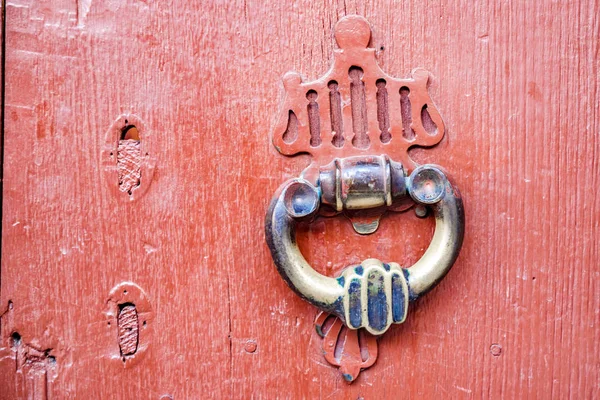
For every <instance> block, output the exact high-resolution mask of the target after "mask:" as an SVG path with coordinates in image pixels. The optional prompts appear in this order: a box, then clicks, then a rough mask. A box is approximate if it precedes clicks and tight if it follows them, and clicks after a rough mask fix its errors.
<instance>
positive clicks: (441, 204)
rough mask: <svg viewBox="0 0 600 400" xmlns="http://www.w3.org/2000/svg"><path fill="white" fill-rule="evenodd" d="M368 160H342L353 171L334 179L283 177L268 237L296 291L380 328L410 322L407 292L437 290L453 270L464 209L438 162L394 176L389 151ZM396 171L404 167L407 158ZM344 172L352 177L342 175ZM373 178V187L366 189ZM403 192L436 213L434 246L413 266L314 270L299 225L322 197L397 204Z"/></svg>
mask: <svg viewBox="0 0 600 400" xmlns="http://www.w3.org/2000/svg"><path fill="white" fill-rule="evenodd" d="M363 161H364V162H361V160H359V159H358V158H353V159H350V160H336V161H335V162H334V163H335V164H336V165H338V166H346V167H347V168H349V169H350V171H344V173H341V172H337V173H336V174H335V175H336V179H335V181H336V183H335V184H332V183H331V181H329V180H327V181H326V184H325V187H323V184H322V183H321V182H322V181H319V182H318V184H317V185H313V184H312V183H310V182H309V181H307V180H305V179H302V178H296V179H292V180H290V181H288V182H286V183H284V184H283V185H282V187H281V190H280V191H279V194H278V195H277V196H276V197H275V198H274V199H273V201H272V203H271V206H270V207H269V210H268V212H267V218H266V238H267V243H268V245H269V248H270V249H271V254H272V256H273V260H274V261H275V264H276V266H277V269H278V271H279V273H280V274H281V276H282V277H283V279H284V280H285V281H286V282H287V283H288V285H289V286H290V287H291V288H292V289H293V290H294V291H295V292H296V293H298V294H299V295H300V296H301V297H302V298H304V299H306V300H307V301H309V302H310V303H312V304H314V305H315V306H317V307H318V308H320V309H321V310H323V311H326V312H328V313H332V314H334V315H336V316H338V317H339V318H340V319H341V320H342V321H344V323H345V324H346V325H347V326H348V327H349V328H351V329H358V328H365V329H366V330H367V331H369V332H370V333H372V334H376V335H378V334H382V333H384V332H385V331H386V330H387V329H388V328H389V327H390V325H391V324H392V323H401V322H404V320H405V318H406V313H407V309H408V302H409V300H415V299H417V298H418V297H419V296H421V295H423V294H425V293H426V292H428V291H429V290H431V289H432V288H433V287H434V286H435V285H436V284H437V283H438V282H439V281H440V280H441V279H442V278H443V277H444V276H445V275H446V274H447V273H448V271H449V270H450V268H451V267H452V265H453V264H454V261H455V260H456V257H458V253H459V251H460V247H461V245H462V240H463V235H464V212H463V207H462V201H461V198H460V195H459V193H458V191H457V190H456V189H455V188H454V187H453V186H452V184H451V183H450V182H449V181H448V179H447V178H446V176H445V174H444V173H443V172H442V171H441V169H440V168H439V167H437V166H435V165H423V166H420V167H418V168H416V169H415V170H414V171H413V173H412V174H411V175H410V176H408V177H400V176H395V177H394V178H392V174H391V173H389V171H390V166H391V165H393V164H394V163H393V162H392V161H389V160H388V159H386V158H385V157H381V158H379V159H378V158H377V157H367V158H365V159H364V160H363ZM341 169H342V168H337V167H336V168H335V170H336V171H341ZM386 171H387V172H386ZM394 171H395V174H403V168H402V167H401V166H398V165H397V166H396V168H394ZM326 175H332V174H331V173H326ZM343 176H346V177H352V178H353V179H349V180H347V181H346V182H343V178H342V177H343ZM382 177H383V178H382ZM400 178H404V179H400ZM394 180H396V182H395V183H394ZM402 180H404V183H402V182H401V181H402ZM370 185H371V186H372V187H373V192H370V191H369V190H367V189H365V188H369V187H370ZM342 188H344V189H342ZM400 188H404V190H401V189H400ZM404 196H410V197H411V198H412V199H413V200H414V201H415V203H417V204H421V205H423V206H426V207H428V208H429V209H431V211H432V212H433V215H434V216H435V219H436V229H435V233H434V235H433V239H432V241H431V244H430V245H429V248H428V249H427V251H426V252H425V254H424V255H423V256H422V257H421V259H420V260H419V261H417V262H416V263H415V264H414V265H413V266H411V267H410V268H406V269H404V268H401V267H400V266H399V265H398V264H396V263H393V262H391V263H383V262H381V261H379V260H376V259H368V260H365V261H364V262H363V263H361V264H360V265H354V266H350V267H348V268H346V269H345V270H344V271H343V272H342V273H341V274H340V276H339V277H337V278H332V277H327V276H324V275H322V274H320V273H318V272H316V271H315V270H314V269H313V268H312V267H311V266H310V265H309V264H308V263H307V262H306V260H305V259H304V257H303V256H302V254H301V253H300V250H299V249H298V246H297V245H296V240H295V228H296V225H297V223H298V222H299V221H306V220H310V219H312V218H314V217H316V216H317V215H319V210H320V207H321V206H322V205H326V206H329V205H331V204H335V205H336V207H338V206H339V207H341V208H340V209H339V211H342V210H343V209H344V208H345V207H348V204H350V207H357V206H360V207H361V208H368V207H377V206H380V205H381V203H382V202H383V203H384V204H387V205H391V204H392V203H393V201H394V199H400V198H402V197H404ZM333 199H335V200H333ZM340 205H341V206H340Z"/></svg>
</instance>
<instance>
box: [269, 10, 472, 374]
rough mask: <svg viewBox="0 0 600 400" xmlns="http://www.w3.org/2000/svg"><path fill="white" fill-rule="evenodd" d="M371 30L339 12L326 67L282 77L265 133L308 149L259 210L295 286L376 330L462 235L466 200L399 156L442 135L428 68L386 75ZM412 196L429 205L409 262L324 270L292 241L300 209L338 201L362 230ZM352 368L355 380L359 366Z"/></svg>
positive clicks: (422, 289)
mask: <svg viewBox="0 0 600 400" xmlns="http://www.w3.org/2000/svg"><path fill="white" fill-rule="evenodd" d="M370 35H371V31H370V28H369V25H368V23H367V21H366V20H365V19H364V18H362V17H358V16H351V17H345V18H344V19H342V20H340V21H339V22H338V23H337V25H336V28H335V39H336V41H337V43H338V45H339V47H340V48H339V49H336V50H335V53H334V54H335V60H334V63H333V66H332V67H331V69H330V70H329V71H328V72H327V74H326V75H325V76H324V77H322V78H320V79H318V80H316V81H313V82H303V81H302V79H301V77H300V76H299V75H298V74H296V73H288V74H286V76H285V77H284V86H285V89H286V93H287V96H286V99H285V102H284V106H283V109H282V112H281V116H280V119H279V123H278V124H277V126H276V128H275V132H274V135H273V143H274V145H275V146H276V147H277V149H278V150H279V151H280V152H281V153H282V154H284V155H294V154H297V153H300V152H307V153H310V154H311V155H312V156H313V163H312V164H311V165H310V166H309V167H308V168H307V169H306V170H305V171H304V172H303V173H302V175H301V177H299V178H295V179H291V180H289V181H287V182H285V183H284V184H283V185H282V186H281V187H280V188H279V190H278V191H277V193H276V195H275V197H274V199H273V201H272V202H271V205H270V207H269V209H268V212H267V216H266V240H267V243H268V245H269V248H270V250H271V255H272V257H273V261H274V262H275V265H276V266H277V269H278V271H279V273H280V274H281V276H282V277H283V279H284V280H285V281H286V282H287V284H288V285H289V286H290V288H292V289H293V290H294V291H295V292H296V293H297V294H298V295H299V296H301V297H302V298H304V299H305V300H307V301H308V302H310V303H312V304H313V305H315V306H316V307H318V308H319V309H321V310H322V311H324V312H327V313H330V314H333V315H335V316H337V317H338V318H339V319H340V320H341V321H343V323H344V324H345V325H346V326H347V327H348V328H349V329H351V330H354V329H359V328H364V329H366V331H368V332H369V333H371V334H373V335H381V334H383V333H384V332H386V331H387V329H388V328H389V327H390V326H391V324H393V323H401V322H403V321H404V320H405V319H406V315H407V311H408V305H409V302H410V301H413V300H415V299H417V298H418V297H419V296H422V295H423V294H425V293H426V292H428V291H429V290H431V289H432V288H433V287H434V286H435V285H436V284H437V283H439V282H440V280H441V279H442V278H443V277H444V276H445V275H446V274H447V272H448V271H449V270H450V268H451V267H452V265H453V264H454V262H455V260H456V258H457V257H458V253H459V251H460V248H461V245H462V241H463V235H464V212H463V205H462V200H461V197H460V194H459V192H458V190H457V189H456V187H455V186H454V185H453V184H452V183H451V182H450V181H449V180H448V178H447V175H446V173H445V172H444V171H443V170H442V168H440V167H439V166H436V165H431V164H428V165H421V166H418V165H416V164H415V163H414V162H413V161H412V160H411V159H410V158H409V157H408V153H407V150H408V149H409V148H410V147H412V146H432V145H434V144H437V143H438V142H439V141H440V140H441V139H442V137H443V135H444V130H445V128H444V124H443V122H442V119H441V117H440V115H439V113H438V112H437V109H436V108H435V106H434V104H433V102H432V101H431V99H430V98H429V94H428V91H427V86H428V80H429V73H428V72H426V71H424V70H422V69H419V70H415V71H413V74H412V78H410V79H397V78H393V77H390V76H388V75H387V74H385V73H384V72H383V71H382V70H381V69H380V68H379V66H378V65H377V62H376V60H375V50H374V49H373V48H369V47H368V43H369V40H370ZM407 104H408V111H407V109H406V108H407V107H406V105H407ZM384 107H385V109H384ZM407 131H409V132H407ZM413 205H416V206H418V207H419V209H420V210H423V208H427V209H429V210H430V211H432V213H433V215H434V217H435V220H436V228H435V233H434V235H433V239H432V241H431V243H430V245H429V248H428V249H427V250H426V251H425V254H424V255H423V256H422V257H421V259H420V260H418V261H417V262H416V263H415V264H414V265H413V266H411V267H409V268H402V267H400V265H398V264H397V263H395V262H382V261H380V260H377V259H367V260H365V261H363V262H362V263H361V264H360V265H352V266H349V267H347V268H346V269H345V270H344V271H343V272H342V273H341V274H340V275H339V276H337V277H328V276H324V275H322V274H320V273H318V272H316V271H315V270H314V269H313V268H312V267H311V266H310V265H309V264H308V263H307V262H306V260H305V259H304V257H303V256H302V254H301V253H300V250H299V249H298V246H297V245H296V240H295V230H296V226H297V224H298V223H299V222H301V221H304V222H310V221H312V220H313V219H314V218H316V217H318V216H333V215H336V214H339V213H343V214H345V215H346V216H347V217H348V218H350V220H351V222H352V224H353V226H354V229H355V230H356V231H357V232H358V233H361V234H363V235H368V234H370V233H373V232H374V231H375V230H376V229H377V227H378V225H379V219H380V217H381V215H382V214H383V213H384V212H386V211H403V210H406V209H407V208H408V207H411V206H413ZM324 251H326V249H325V250H324ZM349 375H350V376H349V377H346V379H348V380H353V379H355V378H356V376H357V375H358V372H354V373H352V374H349Z"/></svg>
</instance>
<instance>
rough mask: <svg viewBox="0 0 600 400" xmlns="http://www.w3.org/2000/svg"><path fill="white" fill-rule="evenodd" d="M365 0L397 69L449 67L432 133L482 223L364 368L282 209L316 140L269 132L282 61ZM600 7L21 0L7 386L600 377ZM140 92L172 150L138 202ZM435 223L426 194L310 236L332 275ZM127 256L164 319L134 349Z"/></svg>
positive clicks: (9, 58) (440, 389)
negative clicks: (291, 249)
mask: <svg viewBox="0 0 600 400" xmlns="http://www.w3.org/2000/svg"><path fill="white" fill-rule="evenodd" d="M353 13H358V14H361V15H364V16H365V17H366V18H367V19H368V20H369V21H370V22H371V24H372V26H373V29H374V34H373V38H372V45H373V46H374V47H375V48H377V49H378V51H377V53H378V60H379V63H380V65H381V66H382V68H384V70H386V71H387V72H388V73H389V74H390V75H393V76H408V74H409V72H410V71H411V70H412V69H413V68H415V67H424V68H426V69H427V70H429V71H431V72H432V73H433V74H434V76H435V81H434V84H433V86H432V88H431V90H430V93H431V96H432V98H433V100H434V101H435V103H436V105H437V106H438V108H439V110H440V113H441V115H442V116H443V117H444V122H445V124H446V126H447V133H446V136H445V138H444V139H443V140H442V142H441V143H440V144H439V145H438V146H437V147H435V148H433V149H428V150H416V151H413V152H412V155H413V157H414V158H415V159H416V160H417V161H419V162H435V163H438V164H440V165H443V166H444V167H445V168H447V170H448V171H450V173H451V174H452V176H453V177H454V179H455V181H456V183H457V184H458V186H459V188H460V190H461V192H462V194H463V198H464V202H465V211H466V217H467V226H466V237H465V243H464V246H463V250H462V252H461V255H460V257H459V259H458V262H457V264H456V266H455V268H454V269H453V270H452V271H451V272H450V274H449V275H448V276H447V278H446V279H445V280H444V281H443V282H442V283H441V285H440V286H439V287H438V288H437V289H436V290H434V291H433V292H432V293H430V294H428V295H427V296H426V297H425V298H423V299H422V300H420V301H419V302H418V304H416V305H415V306H414V307H412V308H411V309H410V311H409V316H408V319H407V322H406V323H405V324H403V325H401V326H395V327H393V328H392V329H391V330H390V331H389V332H388V333H387V334H386V335H385V336H384V337H383V338H382V339H381V340H380V341H379V349H378V350H379V358H378V360H377V363H376V364H375V365H374V366H372V367H371V368H370V369H368V370H366V371H365V372H363V373H362V374H361V375H360V377H359V378H358V380H357V381H356V382H355V383H353V384H352V385H350V386H349V385H347V384H346V383H345V382H344V381H343V379H342V378H341V376H340V375H339V372H338V371H337V369H335V368H334V367H331V366H330V365H328V364H327V362H326V361H325V360H324V358H323V356H322V354H321V353H320V346H321V339H320V338H319V337H318V335H317V334H316V332H314V328H313V321H314V317H315V315H316V314H317V311H316V310H315V309H314V308H312V307H311V306H309V305H308V304H306V303H304V302H303V301H301V300H300V299H299V298H298V297H297V296H296V295H295V294H293V293H292V292H291V291H290V290H289V289H288V288H287V287H286V285H285V283H284V282H283V281H282V280H281V278H280V277H279V275H278V274H277V273H276V271H275V268H274V266H273V264H272V261H271V259H270V256H269V252H268V250H267V248H266V245H265V243H264V234H263V218H264V213H265V210H266V207H267V204H268V201H269V199H270V197H271V195H272V194H273V192H274V191H275V189H276V188H277V187H278V186H279V185H280V183H281V182H283V181H284V180H285V179H286V178H289V177H291V176H295V175H297V174H299V172H300V171H301V170H302V169H303V168H304V167H305V166H306V165H307V162H308V160H307V158H306V157H304V156H300V157H297V158H294V159H290V158H286V157H283V156H281V155H279V154H278V153H277V152H276V150H275V149H274V148H273V147H272V146H271V140H270V138H269V134H268V132H269V131H270V129H271V128H272V126H273V122H274V118H275V117H276V114H277V111H278V107H279V106H280V102H281V100H282V85H281V76H282V75H283V74H284V73H285V72H287V71H288V70H290V69H294V70H296V71H299V72H301V73H302V74H303V75H305V76H306V77H307V78H309V79H315V78H317V77H318V76H321V75H322V74H323V72H324V71H326V70H327V68H328V67H329V63H330V61H331V59H332V49H333V37H332V27H333V25H334V24H335V22H336V21H337V20H338V19H339V18H340V17H342V16H344V15H346V14H353ZM599 15H600V5H599V4H598V2H597V1H595V0H582V1H579V2H560V3H555V2H551V1H541V2H526V1H521V2H510V3H498V2H492V1H489V2H486V1H476V2H472V1H469V2H467V1H463V0H453V1H450V2H417V1H408V2H400V3H397V2H391V1H390V2H388V1H369V2H356V1H352V0H350V1H345V2H341V1H339V2H332V3H331V4H324V3H322V2H311V1H301V2H297V3H291V2H272V3H271V4H268V5H265V4H263V3H259V2H251V1H250V2H249V1H245V2H242V1H231V2H225V3H218V4H217V3H212V2H187V1H163V2H134V1H130V0H111V1H105V2H100V1H93V0H78V1H64V0H59V1H52V2H31V1H25V0H16V1H11V2H8V4H7V5H6V71H7V74H6V91H5V105H4V107H5V109H4V111H5V121H4V122H5V132H4V153H5V157H4V166H3V172H4V187H3V216H2V269H1V282H0V310H6V311H5V312H4V313H3V314H2V319H1V330H0V331H1V335H2V337H1V342H0V370H1V373H0V387H1V388H3V390H1V391H0V397H1V398H15V397H26V396H37V397H42V396H44V395H45V394H47V397H54V398H64V397H67V398H161V396H167V395H170V396H172V398H174V399H181V398H204V397H216V398H219V397H221V398H251V397H253V396H254V397H258V398H275V397H282V398H358V397H364V398H386V397H387V398H397V397H403V398H404V397H406V398H413V397H414V398H480V397H486V398H487V397H489V398H527V397H533V398H595V397H598V396H600V387H599V383H598V382H600V376H599V375H600V373H599V363H600V344H599V343H598V340H597V338H598V337H600V327H599V325H598V315H599V312H600V287H599V284H598V278H599V275H600V270H599V269H598V267H597V266H598V264H599V261H600V260H599V248H598V244H597V243H598V242H599V239H600V231H599V223H598V218H599V215H598V210H599V209H600V196H599V195H598V193H597V190H595V188H596V187H598V184H599V178H600V170H599V160H598V154H600V141H599V139H598V136H597V135H596V133H597V132H598V131H599V130H600V117H599V115H598V111H597V110H598V107H599V105H600V104H599V103H600V100H599V94H598V93H599V92H598V79H597V78H598V52H599V50H598V46H599V43H598V41H597V37H598V34H599V33H600V19H599ZM130 113H131V114H134V115H135V116H137V117H138V118H139V119H140V121H142V122H143V129H141V130H140V132H139V133H140V138H141V143H142V146H144V143H148V142H147V141H146V142H144V140H145V138H151V139H149V140H150V144H149V146H150V147H149V149H150V150H151V151H150V153H151V154H150V156H151V157H156V168H155V171H154V176H153V178H152V183H151V184H150V185H149V186H148V188H147V190H146V191H145V192H144V193H143V194H142V195H141V196H139V198H137V200H135V201H133V202H131V201H130V200H129V199H128V198H125V199H119V198H118V195H119V194H122V195H124V196H128V195H127V194H126V193H120V192H119V190H118V178H116V175H115V180H114V181H111V180H110V179H109V178H107V176H108V177H109V176H110V173H107V174H105V173H104V170H103V167H102V166H103V163H104V162H105V161H106V160H105V158H104V154H105V146H106V134H107V132H109V130H111V129H112V128H113V124H114V122H115V121H116V120H117V119H118V118H119V117H120V116H121V115H128V114H130ZM149 135H150V136H149ZM117 139H118V138H115V141H116V140H117ZM141 180H142V185H143V180H144V174H143V173H142V176H141ZM113 185H114V186H113ZM133 193H135V192H133ZM431 232H432V223H431V221H429V220H427V221H423V220H419V219H417V218H416V217H415V216H414V215H413V214H411V213H405V214H401V215H393V216H386V217H384V218H383V219H382V221H381V227H380V229H379V231H378V232H377V233H375V234H374V235H373V236H371V237H368V238H364V237H359V236H358V235H356V234H354V233H353V230H352V227H351V226H350V224H349V222H348V221H346V220H344V219H342V218H338V219H331V220H325V221H320V222H317V223H316V224H313V225H311V226H310V228H306V229H304V230H303V231H302V232H301V233H300V236H301V237H300V242H301V245H302V249H303V251H304V254H305V255H306V257H307V259H308V260H309V261H310V262H311V263H312V264H313V265H315V267H316V268H317V269H318V270H319V271H321V272H327V273H329V274H333V273H335V271H338V270H339V269H341V268H342V267H344V266H345V265H347V264H351V263H355V262H357V261H360V260H361V259H364V258H367V257H370V256H374V257H378V258H380V259H383V260H390V261H397V262H400V263H401V264H403V265H405V266H408V265H410V264H411V263H412V262H414V261H416V259H418V257H419V256H420V255H421V254H422V252H423V251H424V249H425V247H426V246H427V243H428V240H429V238H430V237H431ZM125 281H131V282H135V283H136V284H137V285H139V286H140V287H141V288H142V289H143V291H144V293H145V295H146V297H147V299H148V300H147V301H148V302H149V305H146V306H148V307H151V308H152V312H153V320H152V321H151V326H150V327H149V328H148V329H150V331H148V332H150V333H149V335H148V336H144V337H145V338H146V339H144V340H148V343H149V344H148V347H147V349H146V351H145V352H144V354H143V357H140V359H139V360H136V362H135V363H130V364H127V367H125V368H124V366H123V364H122V363H121V361H119V359H118V357H116V359H115V354H117V355H118V351H119V342H118V327H117V326H115V325H114V324H112V325H110V326H109V325H108V323H107V322H110V321H111V320H110V317H109V316H108V317H107V315H108V314H107V311H106V310H107V306H108V301H109V297H110V296H111V294H110V293H111V289H113V287H115V286H116V285H117V284H119V283H122V282H125ZM9 301H12V309H10V310H9V306H8V304H9ZM107 319H108V321H107ZM14 332H18V333H19V335H20V341H19V345H15V340H14V339H15V338H14V337H13V336H12V335H13V333H14ZM142 333H143V334H145V333H144V332H143V331H142ZM248 343H256V347H255V348H254V345H252V346H249V345H248ZM115 352H116V353H115ZM50 357H55V359H54V361H53V359H52V358H50ZM119 363H121V364H119ZM40 382H42V384H41V385H40ZM44 382H47V383H44ZM32 393H33V394H32ZM163 398H168V397H163Z"/></svg>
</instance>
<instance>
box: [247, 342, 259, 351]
mask: <svg viewBox="0 0 600 400" xmlns="http://www.w3.org/2000/svg"><path fill="white" fill-rule="evenodd" d="M257 348H258V345H257V344H256V342H255V341H254V340H248V341H247V342H246V344H244V350H245V351H246V353H254V352H255V351H256V349H257Z"/></svg>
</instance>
